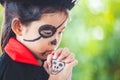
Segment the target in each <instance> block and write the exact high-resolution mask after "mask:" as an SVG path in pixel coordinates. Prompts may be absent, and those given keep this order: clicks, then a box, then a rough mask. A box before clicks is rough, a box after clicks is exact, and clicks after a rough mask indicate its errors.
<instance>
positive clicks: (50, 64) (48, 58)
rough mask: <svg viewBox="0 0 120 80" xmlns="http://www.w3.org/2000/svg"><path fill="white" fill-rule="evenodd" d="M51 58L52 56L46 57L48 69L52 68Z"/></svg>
mask: <svg viewBox="0 0 120 80" xmlns="http://www.w3.org/2000/svg"><path fill="white" fill-rule="evenodd" d="M52 57H53V55H52V54H50V55H48V57H47V64H48V66H49V67H51V66H52Z"/></svg>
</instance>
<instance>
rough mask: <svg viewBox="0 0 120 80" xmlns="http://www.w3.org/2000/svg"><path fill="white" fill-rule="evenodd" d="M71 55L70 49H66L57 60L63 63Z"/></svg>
mask: <svg viewBox="0 0 120 80" xmlns="http://www.w3.org/2000/svg"><path fill="white" fill-rule="evenodd" d="M69 55H70V52H69V49H68V48H64V49H63V50H62V53H61V54H60V55H59V57H58V59H57V60H58V61H61V60H62V59H64V58H66V57H68V56H69Z"/></svg>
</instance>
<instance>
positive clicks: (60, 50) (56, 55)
mask: <svg viewBox="0 0 120 80" xmlns="http://www.w3.org/2000/svg"><path fill="white" fill-rule="evenodd" d="M62 50H63V48H60V49H58V50H57V51H56V52H55V54H54V56H53V58H54V59H57V58H58V56H59V55H60V54H61V53H62Z"/></svg>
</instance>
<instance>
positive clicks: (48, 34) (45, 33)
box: [41, 30, 52, 36]
mask: <svg viewBox="0 0 120 80" xmlns="http://www.w3.org/2000/svg"><path fill="white" fill-rule="evenodd" d="M41 34H43V35H45V36H50V35H52V31H51V30H43V31H41Z"/></svg>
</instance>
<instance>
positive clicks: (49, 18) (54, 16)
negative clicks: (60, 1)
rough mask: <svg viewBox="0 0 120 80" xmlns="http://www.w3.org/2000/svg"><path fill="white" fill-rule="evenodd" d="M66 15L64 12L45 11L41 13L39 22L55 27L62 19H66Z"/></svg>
mask: <svg viewBox="0 0 120 80" xmlns="http://www.w3.org/2000/svg"><path fill="white" fill-rule="evenodd" d="M67 18H68V15H67V14H65V13H64V12H56V13H47V14H43V15H42V17H41V18H40V20H39V21H40V22H42V23H44V24H50V25H53V26H55V27H57V26H59V25H60V24H61V23H63V21H65V20H67Z"/></svg>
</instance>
